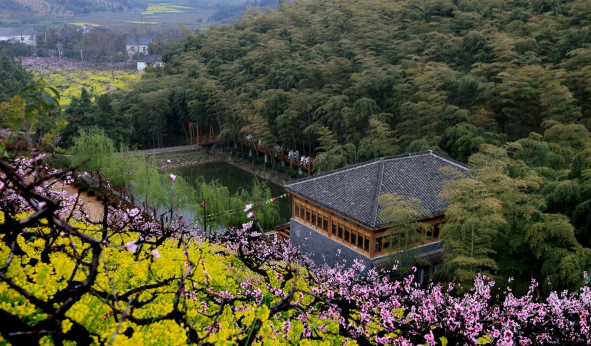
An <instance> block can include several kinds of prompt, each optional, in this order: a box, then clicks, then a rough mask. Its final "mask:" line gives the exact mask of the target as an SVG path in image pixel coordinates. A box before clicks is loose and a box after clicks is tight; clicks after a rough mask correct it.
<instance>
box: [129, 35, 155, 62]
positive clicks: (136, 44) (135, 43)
mask: <svg viewBox="0 0 591 346" xmlns="http://www.w3.org/2000/svg"><path fill="white" fill-rule="evenodd" d="M150 42H152V39H151V38H140V39H137V40H136V39H133V38H128V39H127V41H126V42H125V53H127V56H129V57H130V58H131V57H133V56H134V55H135V54H136V53H139V55H148V54H149V53H148V45H149V44H150Z"/></svg>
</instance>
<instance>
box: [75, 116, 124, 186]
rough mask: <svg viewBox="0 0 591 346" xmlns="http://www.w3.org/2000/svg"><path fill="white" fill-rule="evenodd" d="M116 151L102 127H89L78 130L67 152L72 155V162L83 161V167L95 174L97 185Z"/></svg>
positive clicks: (101, 182) (101, 183)
mask: <svg viewBox="0 0 591 346" xmlns="http://www.w3.org/2000/svg"><path fill="white" fill-rule="evenodd" d="M116 151H117V150H116V149H115V144H114V143H113V140H112V139H110V138H109V137H107V135H106V134H105V131H104V130H103V129H100V128H98V127H91V128H90V129H88V130H83V129H81V130H80V131H79V132H78V136H77V137H74V145H73V146H72V147H71V148H70V150H69V153H70V154H71V155H72V156H74V160H73V163H74V164H75V165H78V164H82V163H84V166H83V168H86V169H87V170H89V171H90V172H92V173H94V174H96V176H97V178H98V180H99V185H100V186H102V185H103V178H104V176H103V175H104V174H103V173H104V170H105V168H106V167H107V166H108V164H109V163H110V162H111V160H112V159H113V156H114V155H115V153H116Z"/></svg>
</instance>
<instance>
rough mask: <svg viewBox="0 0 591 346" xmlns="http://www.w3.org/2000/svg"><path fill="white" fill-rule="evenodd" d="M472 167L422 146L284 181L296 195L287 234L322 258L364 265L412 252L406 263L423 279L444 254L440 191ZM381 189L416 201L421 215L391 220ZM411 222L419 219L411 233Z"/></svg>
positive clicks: (331, 262) (386, 264) (383, 264)
mask: <svg viewBox="0 0 591 346" xmlns="http://www.w3.org/2000/svg"><path fill="white" fill-rule="evenodd" d="M467 170H468V167H467V166H466V165H464V164H462V163H460V162H458V161H455V160H453V159H450V158H448V157H446V156H444V155H441V154H438V153H436V152H433V151H424V152H418V153H413V154H404V155H398V156H390V157H383V158H379V159H375V160H372V161H368V162H364V163H360V164H356V165H353V166H349V167H345V168H341V169H337V170H334V171H330V172H327V173H323V174H319V175H315V176H311V177H307V178H302V179H298V180H294V181H291V182H289V183H287V184H286V185H285V188H286V190H287V191H288V192H290V193H291V194H292V218H291V221H290V241H291V243H292V244H293V245H294V246H299V247H300V248H301V250H302V251H303V252H304V253H309V254H311V256H312V258H313V259H314V260H315V261H316V262H317V263H327V264H329V265H334V264H336V263H342V262H343V261H346V262H345V264H352V263H353V261H354V260H355V259H356V260H358V261H361V262H363V263H364V265H365V266H366V267H367V268H376V269H381V268H387V269H391V267H392V265H393V264H394V263H395V261H396V260H399V259H401V258H404V261H407V262H408V261H409V258H410V261H411V262H414V263H407V264H411V265H416V266H417V267H419V268H420V271H419V273H418V280H419V281H423V280H424V279H426V278H427V277H428V276H430V275H431V274H432V271H433V266H434V265H436V264H438V263H440V262H441V260H442V256H443V251H442V249H441V246H440V240H441V233H440V230H441V225H442V223H443V222H445V221H446V219H445V215H444V212H445V209H446V207H447V203H446V202H445V201H443V200H441V199H440V197H439V194H440V193H441V190H442V188H443V185H444V184H445V183H446V182H448V181H450V180H452V179H456V178H457V176H458V173H464V172H466V171H467ZM384 195H392V196H399V198H400V200H401V201H402V203H403V205H404V206H405V207H408V206H409V205H416V208H417V210H419V212H418V213H415V214H414V215H417V217H416V219H414V220H408V219H407V220H386V219H385V217H384V215H385V211H384V208H389V207H391V206H388V205H385V204H384V203H383V202H380V201H381V200H383V199H382V198H380V196H384ZM417 201H419V202H418V203H417ZM417 204H418V205H417ZM409 223H413V224H420V225H421V226H420V227H415V228H410V232H409V227H408V225H409ZM398 226H402V227H400V229H399V230H397V227H398ZM405 226H406V227H405ZM404 254H406V255H407V256H404V257H402V255H404Z"/></svg>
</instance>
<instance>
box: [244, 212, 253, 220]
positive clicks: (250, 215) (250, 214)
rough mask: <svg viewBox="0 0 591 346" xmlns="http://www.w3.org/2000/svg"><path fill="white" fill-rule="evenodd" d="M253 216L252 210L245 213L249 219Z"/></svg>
mask: <svg viewBox="0 0 591 346" xmlns="http://www.w3.org/2000/svg"><path fill="white" fill-rule="evenodd" d="M253 216H254V214H253V212H252V211H251V212H250V213H248V214H246V217H248V218H249V219H250V218H252V217H253Z"/></svg>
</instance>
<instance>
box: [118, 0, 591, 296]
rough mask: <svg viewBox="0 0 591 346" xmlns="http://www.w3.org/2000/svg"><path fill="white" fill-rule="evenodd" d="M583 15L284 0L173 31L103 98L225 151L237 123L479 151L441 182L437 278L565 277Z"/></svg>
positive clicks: (573, 277)
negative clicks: (210, 137)
mask: <svg viewBox="0 0 591 346" xmlns="http://www.w3.org/2000/svg"><path fill="white" fill-rule="evenodd" d="M589 18H591V2H589V1H584V0H575V1H569V2H557V1H540V0H522V1H511V2H508V1H496V0H481V1H460V2H452V1H448V0H433V1H418V0H402V1H381V0H368V1H353V0H334V1H325V0H316V1H294V2H291V3H288V4H283V5H281V6H280V7H279V8H278V9H277V10H274V11H271V12H269V13H265V14H262V13H260V12H259V11H257V10H252V9H251V10H250V11H249V12H247V14H246V15H245V17H243V19H242V20H241V21H240V22H238V23H236V24H234V25H229V26H223V27H219V28H213V29H211V30H209V31H208V32H206V33H204V34H202V35H198V36H195V35H194V36H188V37H186V38H185V40H184V42H181V43H180V44H178V45H177V46H176V47H174V48H173V49H171V50H169V51H168V52H165V54H164V56H163V60H164V61H165V68H164V70H162V71H161V70H154V71H152V72H150V71H148V72H147V73H146V74H145V76H144V78H143V79H142V80H141V81H140V82H138V83H137V84H136V85H135V86H134V88H133V89H132V90H130V91H128V92H126V93H122V94H120V95H117V96H116V100H115V102H114V104H115V106H116V108H117V109H118V110H119V111H120V112H121V113H123V114H125V115H127V116H130V117H131V119H132V122H133V126H134V129H135V132H134V137H133V138H132V143H137V144H140V145H142V146H143V147H149V146H150V145H154V144H155V143H158V144H157V145H163V146H167V145H170V144H176V143H181V142H183V141H184V139H183V137H182V135H183V133H188V131H189V128H188V126H189V125H188V124H189V122H191V123H197V124H199V126H200V128H201V131H203V132H205V133H207V132H209V131H216V130H217V129H218V128H219V129H220V130H221V133H220V136H219V138H221V139H223V141H224V142H225V143H229V144H231V143H232V142H234V143H236V145H235V146H232V147H234V148H237V149H234V151H236V154H237V155H243V156H244V157H246V156H247V155H248V150H246V151H242V152H241V151H240V147H239V145H238V143H239V142H240V141H241V140H242V139H244V138H245V137H246V136H247V135H252V136H253V137H254V139H255V140H256V141H258V142H259V143H263V145H264V146H266V147H267V148H279V149H281V148H287V147H289V148H290V149H292V150H298V151H299V155H303V156H313V157H315V161H314V169H315V170H316V171H321V172H325V171H329V170H332V169H335V168H339V167H343V166H347V165H349V164H353V163H356V162H361V161H366V160H369V159H372V158H377V157H381V156H386V155H394V154H399V153H405V152H417V151H421V150H430V149H432V150H436V151H438V152H440V153H443V154H446V155H449V156H451V157H452V158H454V159H457V160H460V161H463V162H468V163H470V164H473V165H477V166H479V167H480V168H481V169H480V170H479V171H478V178H479V179H478V180H477V181H474V180H470V179H465V180H462V181H461V183H460V184H459V185H456V186H453V187H449V190H447V191H446V192H444V196H442V198H447V199H448V200H449V201H450V203H451V206H450V208H449V210H448V211H446V215H447V216H448V217H450V219H449V221H448V223H447V225H446V227H445V228H444V230H443V232H444V233H445V237H446V239H448V241H446V242H445V243H444V247H445V251H446V254H447V255H446V260H445V270H444V272H443V273H441V278H442V279H444V280H453V279H458V278H459V279H460V280H462V281H463V282H467V281H468V280H469V279H471V278H473V276H474V275H475V274H476V273H478V272H486V273H489V274H490V275H495V276H497V277H502V278H505V279H508V278H510V277H511V278H512V277H519V279H518V281H519V282H520V283H519V286H520V287H521V289H526V288H527V284H528V283H529V280H530V278H531V277H532V276H533V277H535V278H536V279H537V280H538V281H539V282H542V281H544V282H546V281H548V282H549V286H548V287H550V286H553V287H571V288H572V287H578V286H579V285H581V284H584V283H583V282H582V281H581V277H582V272H583V271H585V270H587V271H588V270H589V268H590V267H591V232H589V230H590V229H591V228H590V225H591V149H590V148H589V144H590V142H591V135H590V133H589V127H590V126H591V88H590V87H589V85H590V84H589V82H590V81H591V46H590V44H591V35H589V33H590V32H591V25H590V24H591V21H590V19H589ZM470 227H472V228H470ZM452 239H455V241H454V240H452ZM466 239H470V241H466ZM466 244H476V245H474V247H476V248H477V251H476V254H475V252H474V249H473V248H469V246H468V245H466ZM565 268H568V269H565ZM550 282H551V284H550Z"/></svg>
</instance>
